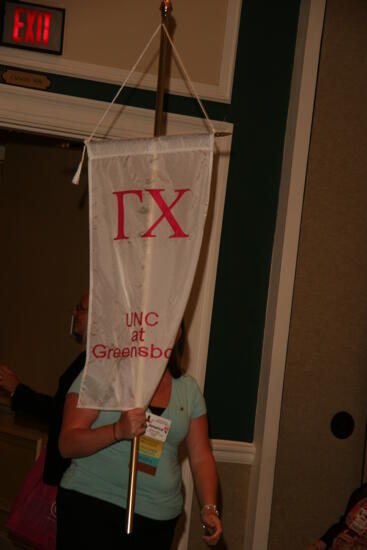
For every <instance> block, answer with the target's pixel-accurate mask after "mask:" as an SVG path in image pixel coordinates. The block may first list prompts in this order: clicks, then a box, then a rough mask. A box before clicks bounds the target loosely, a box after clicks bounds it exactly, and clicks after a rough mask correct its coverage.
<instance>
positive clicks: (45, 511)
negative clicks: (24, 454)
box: [6, 449, 57, 550]
mask: <svg viewBox="0 0 367 550" xmlns="http://www.w3.org/2000/svg"><path fill="white" fill-rule="evenodd" d="M45 456H46V449H44V450H43V451H42V453H41V454H40V456H39V458H38V459H37V460H36V462H35V463H34V464H33V465H32V467H31V469H30V470H29V472H28V474H27V476H26V478H25V480H24V482H23V484H22V486H21V488H20V490H19V493H18V495H17V497H16V499H15V502H14V504H13V506H12V509H11V511H10V514H9V516H8V519H7V521H6V527H7V529H8V530H9V532H10V534H11V535H12V536H13V537H14V538H15V539H17V540H19V541H22V542H25V543H26V544H28V545H30V546H32V547H34V548H37V550H55V548H56V494H57V487H55V486H53V485H46V484H45V483H44V482H43V480H42V474H43V468H44V464H45Z"/></svg>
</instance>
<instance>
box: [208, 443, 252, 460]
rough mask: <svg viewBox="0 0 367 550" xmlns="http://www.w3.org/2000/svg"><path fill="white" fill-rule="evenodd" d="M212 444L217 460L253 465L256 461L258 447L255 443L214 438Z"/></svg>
mask: <svg viewBox="0 0 367 550" xmlns="http://www.w3.org/2000/svg"><path fill="white" fill-rule="evenodd" d="M211 444H212V449H213V454H214V458H215V460H216V462H230V463H231V464H250V465H251V464H253V463H254V461H255V454H256V449H255V445H254V444H253V443H242V442H240V441H227V440H224V439H213V440H212V441H211Z"/></svg>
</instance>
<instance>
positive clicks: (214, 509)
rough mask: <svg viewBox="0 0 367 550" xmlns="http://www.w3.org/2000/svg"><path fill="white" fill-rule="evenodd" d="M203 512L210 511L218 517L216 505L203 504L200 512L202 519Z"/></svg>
mask: <svg viewBox="0 0 367 550" xmlns="http://www.w3.org/2000/svg"><path fill="white" fill-rule="evenodd" d="M205 510H212V511H213V512H214V513H215V514H217V516H219V510H218V508H217V506H216V504H204V506H203V507H202V509H201V510H200V517H203V513H204V512H205Z"/></svg>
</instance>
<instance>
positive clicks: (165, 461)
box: [60, 373, 206, 520]
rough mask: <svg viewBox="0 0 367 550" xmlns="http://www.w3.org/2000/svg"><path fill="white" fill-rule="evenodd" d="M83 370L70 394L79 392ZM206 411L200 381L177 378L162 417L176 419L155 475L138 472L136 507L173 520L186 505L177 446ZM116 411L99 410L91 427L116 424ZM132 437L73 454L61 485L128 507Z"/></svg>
mask: <svg viewBox="0 0 367 550" xmlns="http://www.w3.org/2000/svg"><path fill="white" fill-rule="evenodd" d="M81 376H82V373H80V374H79V376H78V377H77V378H76V379H75V381H74V383H73V384H72V385H71V387H70V390H69V393H79V389H80V384H81ZM204 414H206V406H205V401H204V398H203V396H202V394H201V391H200V389H199V387H198V385H197V382H196V381H195V380H194V379H193V378H192V377H191V376H189V375H183V376H181V377H180V378H178V379H174V378H173V379H172V391H171V396H170V400H169V403H168V406H167V408H166V409H165V411H164V413H163V414H162V418H169V419H170V420H171V422H172V424H171V428H170V431H169V433H168V437H167V440H166V442H165V444H164V447H163V452H162V455H161V458H160V461H159V465H158V468H157V471H156V473H155V476H152V475H150V474H146V473H144V472H141V471H138V474H137V483H136V497H135V511H136V512H137V513H138V514H141V515H143V516H146V517H149V518H152V519H158V520H162V519H172V518H174V517H176V516H178V515H179V514H180V513H181V510H182V502H183V498H182V492H181V467H180V465H179V462H178V456H177V453H178V446H179V444H180V443H181V441H182V440H183V439H184V438H185V437H186V435H187V433H188V429H189V425H190V421H191V420H193V419H194V418H197V417H199V416H202V415H204ZM119 416H120V413H119V412H116V411H100V413H99V415H98V418H97V419H96V421H95V422H94V423H93V424H92V428H98V427H99V426H104V425H106V424H112V423H113V422H116V421H117V420H118V419H119ZM130 449H131V443H130V441H119V442H118V443H115V444H113V445H110V446H109V447H106V448H105V449H102V450H101V451H98V452H96V453H94V454H93V455H90V456H87V457H83V458H74V459H73V460H72V463H71V466H70V467H69V468H68V469H67V471H66V472H65V474H64V476H63V478H62V480H61V483H60V485H61V487H64V488H65V489H73V490H75V491H79V492H80V493H84V494H87V495H90V496H93V497H97V498H100V499H103V500H106V501H108V502H112V503H113V504H117V505H118V506H122V507H123V508H126V502H127V491H128V482H129V468H128V464H129V461H130Z"/></svg>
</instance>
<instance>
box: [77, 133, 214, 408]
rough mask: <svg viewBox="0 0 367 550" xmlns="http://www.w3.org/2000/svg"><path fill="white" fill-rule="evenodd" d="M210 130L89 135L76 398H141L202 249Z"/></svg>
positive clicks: (154, 375)
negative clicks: (100, 138) (84, 308)
mask: <svg viewBox="0 0 367 550" xmlns="http://www.w3.org/2000/svg"><path fill="white" fill-rule="evenodd" d="M213 146H214V136H213V135H212V134H210V135H190V136H173V137H159V138H151V139H136V140H126V141H106V142H100V143H89V144H88V146H87V147H88V157H89V164H88V169H89V203H90V206H89V208H90V298H89V319H88V335H87V360H86V367H85V369H84V374H83V381H82V386H81V391H80V395H79V406H80V407H88V408H96V409H103V410H129V409H132V408H135V407H144V408H146V407H147V406H148V404H149V402H150V400H151V398H152V396H153V394H154V391H155V389H156V387H157V385H158V383H159V380H160V378H161V376H162V374H163V372H164V369H165V367H166V364H167V361H168V358H169V355H170V352H171V349H172V346H173V344H174V341H175V337H176V334H177V331H178V328H179V326H180V323H181V320H182V317H183V314H184V311H185V308H186V304H187V300H188V298H189V294H190V290H191V286H192V283H193V279H194V275H195V270H196V266H197V262H198V258H199V253H200V247H201V242H202V236H203V231H204V224H205V218H206V213H207V209H208V203H209V193H210V181H211V172H212V163H213Z"/></svg>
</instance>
